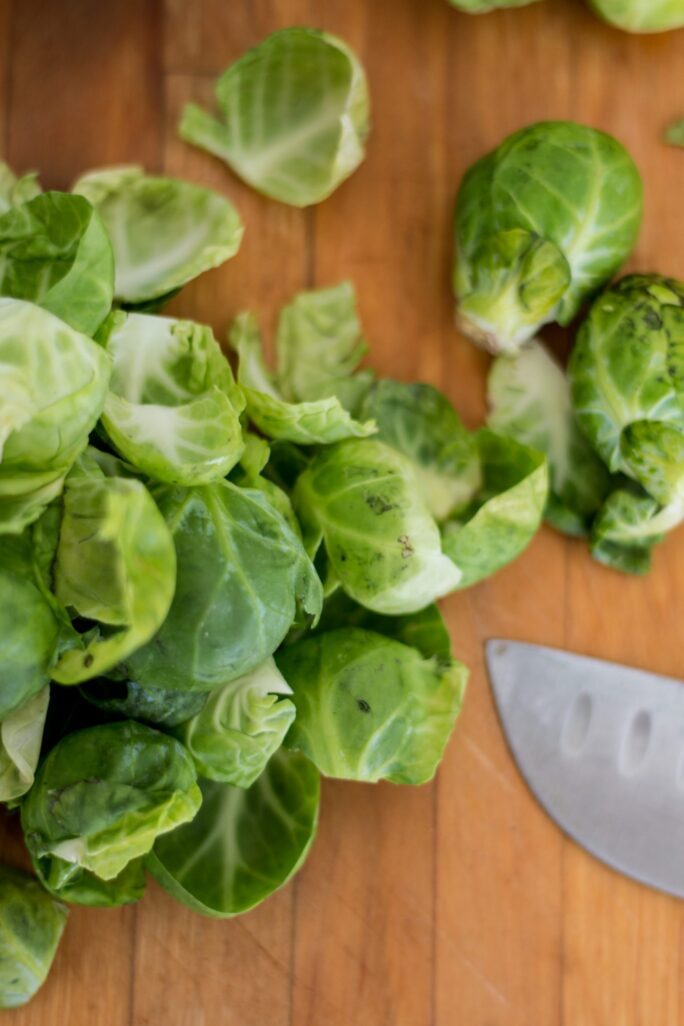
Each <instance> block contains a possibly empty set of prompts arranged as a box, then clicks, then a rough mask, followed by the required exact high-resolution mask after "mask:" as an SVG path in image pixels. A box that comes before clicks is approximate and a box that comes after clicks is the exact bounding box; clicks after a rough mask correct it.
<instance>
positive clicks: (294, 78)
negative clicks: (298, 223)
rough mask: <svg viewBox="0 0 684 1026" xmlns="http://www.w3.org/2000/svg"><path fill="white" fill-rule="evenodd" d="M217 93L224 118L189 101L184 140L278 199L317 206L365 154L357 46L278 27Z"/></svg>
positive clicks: (365, 109) (365, 105) (364, 96)
mask: <svg viewBox="0 0 684 1026" xmlns="http://www.w3.org/2000/svg"><path fill="white" fill-rule="evenodd" d="M216 99H217V101H218V106H219V108H220V112H221V115H222V120H218V119H217V118H215V117H213V116H212V115H210V114H209V113H207V112H206V111H204V110H202V109H201V108H200V107H197V106H196V105H195V104H192V103H191V104H188V106H187V107H186V108H185V110H184V111H183V116H182V119H181V122H180V125H179V128H178V130H179V134H180V136H181V138H182V139H185V141H186V142H189V143H193V144H194V145H195V146H199V147H201V148H202V149H205V150H208V151H209V153H213V154H214V155H215V156H217V157H220V158H221V159H222V160H224V161H225V162H226V163H227V164H228V166H229V167H230V168H231V169H232V170H233V171H234V172H235V174H237V175H239V176H240V178H243V179H244V180H245V181H246V182H247V183H248V184H249V185H251V186H252V187H253V188H255V189H256V190H257V191H258V192H262V193H264V194H265V195H266V196H270V197H271V198H272V199H277V200H280V201H281V202H282V203H291V204H292V205H293V206H296V207H306V206H309V204H311V203H320V201H321V200H324V199H325V198H326V196H329V195H330V194H331V193H332V192H334V191H335V189H336V188H337V187H338V185H340V184H341V183H342V182H343V181H344V180H345V178H348V177H349V175H350V174H351V173H352V172H353V171H355V170H356V168H357V167H358V166H359V164H360V163H361V161H362V160H363V157H364V142H365V139H366V136H367V135H368V131H369V96H368V86H367V84H366V76H365V74H364V71H363V68H362V67H361V64H360V63H359V61H358V59H357V57H356V56H355V54H354V53H353V52H352V50H351V49H350V48H349V47H348V46H347V45H346V44H345V43H343V42H342V41H341V40H340V39H336V38H335V37H334V36H331V35H328V34H327V33H325V32H317V31H315V30H313V29H306V28H289V29H284V30H283V31H281V32H274V33H273V35H270V36H268V37H267V38H266V39H265V40H264V41H263V42H262V43H260V45H259V46H256V47H254V49H252V50H249V51H248V52H247V53H246V54H244V56H243V57H241V58H240V60H238V61H236V62H235V64H233V65H231V67H229V68H228V70H227V71H225V72H224V73H223V75H222V76H221V78H220V79H219V80H218V82H217V84H216Z"/></svg>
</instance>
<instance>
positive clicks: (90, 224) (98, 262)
mask: <svg viewBox="0 0 684 1026" xmlns="http://www.w3.org/2000/svg"><path fill="white" fill-rule="evenodd" d="M0 294H1V295H3V296H13V297H14V298H15V299H28V300H30V301H31V302H33V303H37V304H38V306H42V307H43V309H45V310H49V311H50V312H51V313H53V314H55V315H56V316H57V317H60V318H61V319H62V320H63V321H66V323H67V324H69V325H70V326H71V327H72V328H74V329H75V330H76V331H82V332H83V333H84V334H85V335H93V334H94V333H95V331H96V330H97V329H98V327H99V326H100V324H102V321H103V320H104V319H105V317H106V316H107V314H108V313H109V309H110V307H111V305H112V297H113V295H114V254H113V253H112V244H111V242H110V241H109V236H108V235H107V232H106V231H105V227H104V225H103V224H102V221H101V220H100V217H99V216H98V214H97V212H96V211H95V210H94V209H93V207H92V206H91V205H90V203H88V201H87V200H86V199H84V198H83V197H82V196H70V195H69V194H68V193H63V192H44V193H42V194H41V195H39V196H36V197H35V199H31V200H28V202H25V203H23V204H21V205H20V206H18V207H14V208H13V209H11V210H8V211H7V212H6V213H5V214H4V215H3V216H2V217H0Z"/></svg>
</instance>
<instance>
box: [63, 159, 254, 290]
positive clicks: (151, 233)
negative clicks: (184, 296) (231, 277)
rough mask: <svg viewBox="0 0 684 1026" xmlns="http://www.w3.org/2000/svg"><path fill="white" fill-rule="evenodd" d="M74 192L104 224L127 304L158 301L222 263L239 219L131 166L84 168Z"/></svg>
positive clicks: (236, 243) (213, 196) (207, 197)
mask: <svg viewBox="0 0 684 1026" xmlns="http://www.w3.org/2000/svg"><path fill="white" fill-rule="evenodd" d="M74 192H76V193H78V194H80V195H82V196H85V198H86V199H87V200H90V202H91V203H92V204H93V206H94V207H95V208H96V209H97V211H98V213H99V214H100V217H101V218H102V220H103V221H104V224H105V227H106V228H107V231H108V232H109V235H110V238H111V240H112V245H113V246H114V263H115V268H116V277H115V282H114V291H115V294H116V298H117V299H119V300H121V301H122V302H123V303H127V304H144V303H148V302H150V301H151V300H155V299H160V298H161V297H163V296H165V295H167V294H168V293H170V292H173V291H175V290H177V289H179V288H180V287H181V286H182V285H185V283H186V282H188V281H191V279H192V278H196V277H197V275H198V274H201V273H202V272H203V271H208V270H209V269H210V268H212V267H218V266H219V265H220V264H222V263H224V262H225V261H226V260H229V259H230V257H232V256H235V254H236V253H237V251H238V249H239V247H240V242H241V240H242V223H241V221H240V218H239V216H238V213H237V211H236V210H235V208H234V207H233V205H232V204H231V203H229V202H228V200H226V199H224V198H223V197H222V196H219V195H218V193H215V192H212V191H211V190H210V189H204V188H202V187H201V186H199V185H191V184H190V183H189V182H181V181H178V180H177V179H175V178H157V177H155V176H153V175H146V174H145V173H144V171H143V170H142V168H139V167H112V168H100V169H99V170H97V171H89V172H88V173H87V174H84V175H83V176H82V177H81V178H79V179H78V181H77V182H76V184H75V185H74Z"/></svg>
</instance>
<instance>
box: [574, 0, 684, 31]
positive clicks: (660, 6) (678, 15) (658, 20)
mask: <svg viewBox="0 0 684 1026" xmlns="http://www.w3.org/2000/svg"><path fill="white" fill-rule="evenodd" d="M589 3H590V4H591V6H592V7H593V8H594V10H595V11H596V13H597V14H600V15H601V17H602V18H605V20H606V21H608V22H610V24H611V25H616V26H617V27H618V28H621V29H625V31H627V32H665V31H666V30H667V29H675V28H680V27H681V26H682V25H684V0H589Z"/></svg>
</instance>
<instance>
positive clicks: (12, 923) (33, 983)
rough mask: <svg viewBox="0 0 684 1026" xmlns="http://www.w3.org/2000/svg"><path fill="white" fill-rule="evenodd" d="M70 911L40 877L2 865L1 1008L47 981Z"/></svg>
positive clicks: (21, 1002)
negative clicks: (39, 880) (51, 893)
mask: <svg viewBox="0 0 684 1026" xmlns="http://www.w3.org/2000/svg"><path fill="white" fill-rule="evenodd" d="M67 916H68V912H67V909H66V908H65V907H64V905H60V904H59V903H58V902H56V901H55V900H54V898H51V897H50V895H49V894H47V892H46V891H44V890H43V888H42V887H41V886H40V884H39V883H38V881H37V880H35V879H34V878H33V877H31V876H28V874H26V873H22V872H20V871H19V870H18V869H11V868H10V867H9V866H0V1008H18V1007H19V1006H20V1005H25V1004H26V1002H27V1001H30V1000H31V998H32V997H33V995H34V994H35V993H36V992H37V991H38V990H39V989H40V987H42V985H43V984H44V983H45V980H46V978H47V975H48V973H49V972H50V967H51V965H52V961H53V959H54V957H55V954H56V951H57V947H58V945H59V942H60V940H61V937H62V933H63V932H64V927H65V926H66V921H67Z"/></svg>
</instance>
